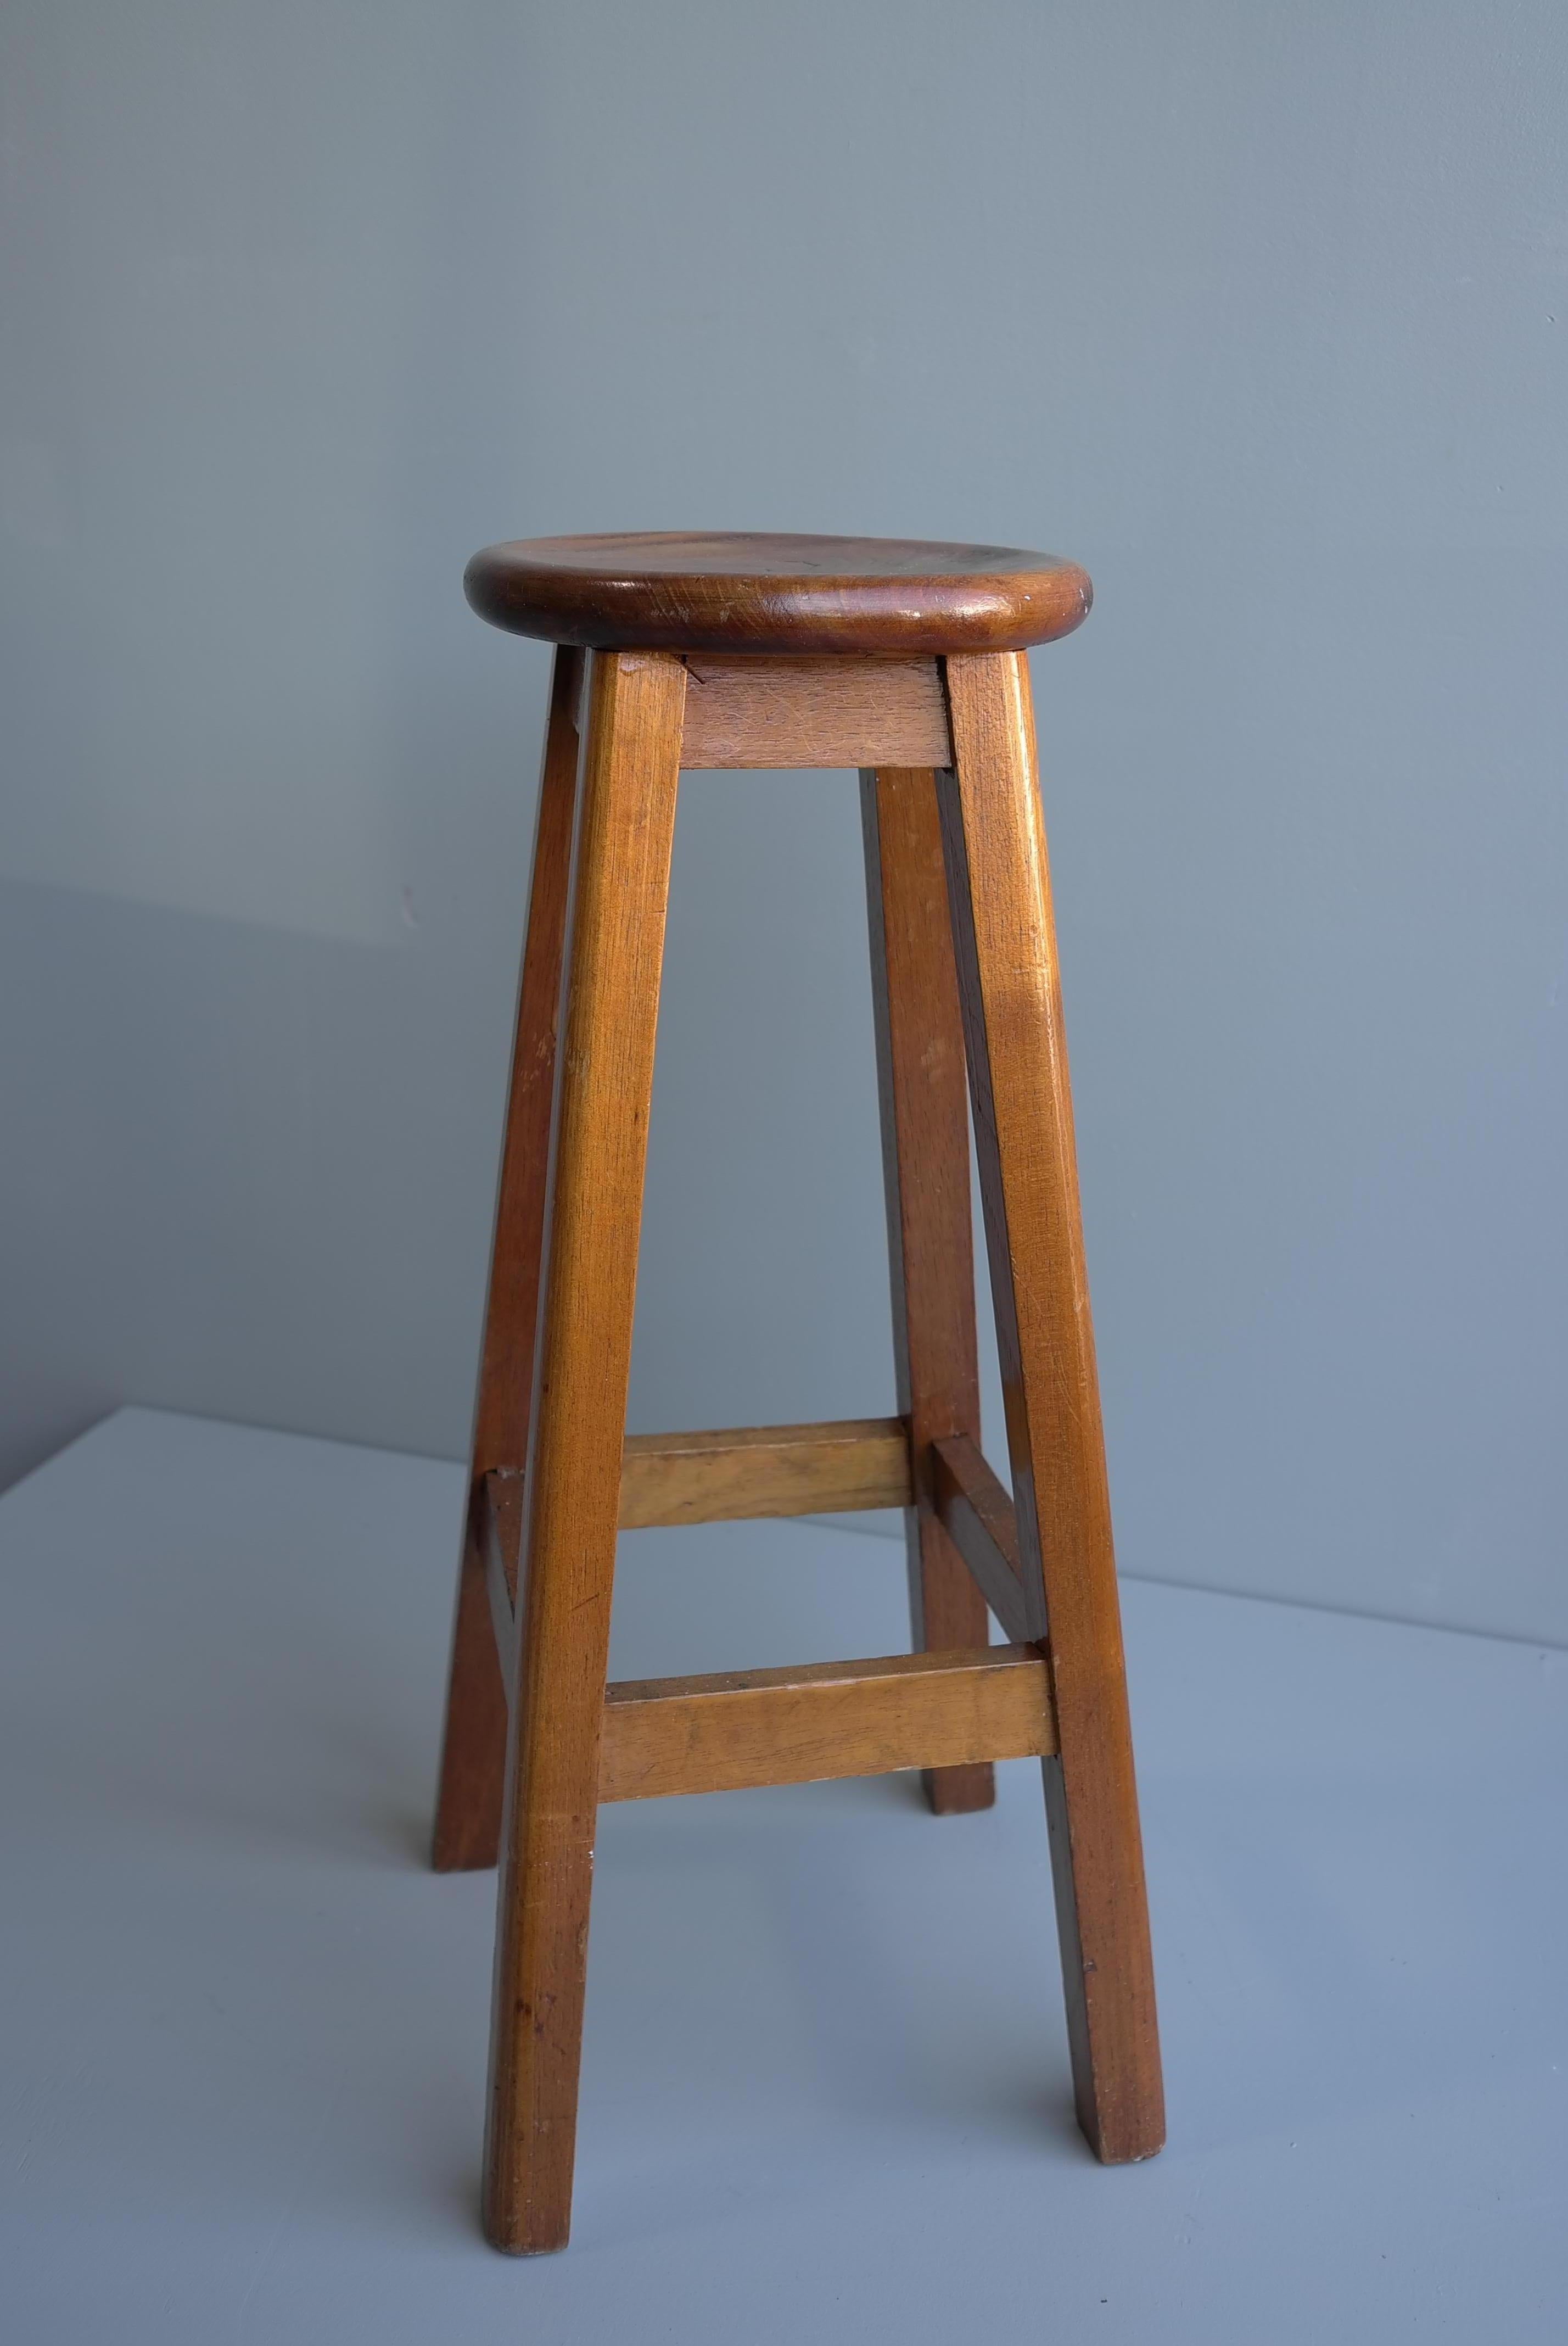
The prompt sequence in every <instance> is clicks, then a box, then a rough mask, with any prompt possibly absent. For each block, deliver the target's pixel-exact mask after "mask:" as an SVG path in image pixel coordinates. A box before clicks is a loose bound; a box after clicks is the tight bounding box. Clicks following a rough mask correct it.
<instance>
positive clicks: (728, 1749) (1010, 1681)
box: [599, 1646, 1055, 1800]
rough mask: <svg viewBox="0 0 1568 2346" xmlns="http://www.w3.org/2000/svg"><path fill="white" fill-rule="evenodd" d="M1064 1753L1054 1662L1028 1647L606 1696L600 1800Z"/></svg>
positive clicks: (719, 1678)
mask: <svg viewBox="0 0 1568 2346" xmlns="http://www.w3.org/2000/svg"><path fill="white" fill-rule="evenodd" d="M1054 1748H1055V1734H1054V1727H1053V1724H1052V1717H1051V1690H1050V1684H1049V1680H1048V1678H1047V1674H1046V1669H1045V1665H1044V1662H1043V1661H1042V1659H1041V1658H1040V1656H1039V1654H1038V1653H1037V1652H1036V1651H1035V1649H1034V1648H1033V1647H1030V1646H991V1647H976V1648H973V1649H972V1650H970V1651H967V1652H958V1653H945V1654H894V1655H891V1656H889V1657H887V1658H879V1659H877V1660H874V1661H862V1662H819V1663H810V1664H807V1665H805V1666H803V1667H801V1668H795V1669H782V1670H732V1671H724V1672H720V1673H718V1674H717V1675H715V1676H712V1677H705V1678H647V1679H644V1680H641V1681H631V1682H627V1683H624V1684H621V1685H618V1686H612V1687H611V1688H609V1690H608V1697H607V1699H606V1707H605V1735H604V1744H603V1749H602V1754H601V1759H600V1776H599V1798H600V1799H601V1800H648V1799H653V1798H657V1797H662V1796H664V1795H667V1794H670V1793H678V1792H719V1791H730V1790H738V1789H739V1788H740V1787H742V1786H746V1785H757V1784H803V1783H810V1782H814V1781H816V1780H819V1779H820V1778H823V1777H829V1776H881V1775H887V1774H890V1773H891V1772H892V1770H895V1769H900V1768H922V1769H925V1768H942V1769H947V1768H952V1767H962V1766H966V1765H972V1764H973V1763H974V1762H976V1761H980V1760H1013V1759H1024V1758H1028V1757H1029V1756H1031V1755H1032V1754H1033V1753H1036V1752H1041V1753H1043V1752H1047V1751H1051V1750H1054Z"/></svg>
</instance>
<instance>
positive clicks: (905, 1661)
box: [437, 535, 1164, 2253]
mask: <svg viewBox="0 0 1568 2346" xmlns="http://www.w3.org/2000/svg"><path fill="white" fill-rule="evenodd" d="M468 586H469V593H470V597H471V600H473V603H474V605H475V607H476V608H478V609H479V610H480V611H481V612H482V613H483V614H484V616H485V617H488V618H490V619H491V620H493V621H494V624H496V625H497V626H501V627H510V628H512V629H514V631H515V632H517V633H520V634H533V635H544V636H546V637H552V638H553V639H554V640H555V642H556V643H557V645H558V646H559V645H575V646H577V647H585V648H589V649H590V651H591V655H592V657H591V658H588V659H582V658H579V657H578V656H577V654H576V653H575V652H566V651H559V652H558V654H557V660H556V668H555V683H554V688H553V693H552V716H551V724H550V729H549V733H548V737H547V743H546V754H545V787H544V789H543V790H542V793H541V808H540V817H539V842H538V846H537V850H536V854H535V875H534V882H533V893H532V901H531V909H530V916H529V933H528V943H527V947H526V951H525V955H524V977H523V984H522V989H521V995H520V1007H519V1016H518V1026H517V1035H516V1043H515V1048H514V1070H513V1091H512V1100H511V1106H510V1108H509V1112H508V1121H507V1137H506V1147H505V1152H504V1163H503V1172H502V1180H501V1193H500V1200H499V1204H498V1209H497V1219H496V1232H495V1250H494V1267H493V1276H492V1282H491V1296H490V1308H489V1313H488V1318H487V1322H486V1336H485V1352H484V1370H483V1374H482V1377H481V1382H480V1392H479V1400H478V1407H477V1411H476V1423H475V1436H474V1454H473V1477H472V1484H471V1504H470V1508H469V1516H468V1530H467V1537H466V1542H465V1547H464V1557H463V1573H462V1576H461V1579H460V1588H459V1607H458V1621H457V1631H456V1637H455V1643H454V1655H453V1683H452V1703H451V1711H450V1717H449V1724H448V1733H447V1743H446V1755H445V1761H444V1769H443V1797H442V1812H441V1820H440V1824H439V1827H438V1834H437V1856H438V1862H442V1863H447V1864H454V1863H456V1864H473V1863H481V1862H484V1858H485V1856H486V1855H488V1853H489V1852H490V1851H491V1850H493V1849H494V1846H495V1842H496V1837H497V1817H496V1787H497V1783H498V1781H499V1780H501V1770H500V1769H499V1767H498V1765H497V1760H498V1755H499V1753H500V1752H501V1750H502V1749H503V1748H504V1752H505V1769H504V1784H505V1805H504V1813H503V1815H502V1817H501V1821H500V1822H501V1829H500V1851H501V1858H502V1872H501V1880H500V1884H499V1924H498V1932H497V1944H496V1959H495V1994H494V2025H493V2035H492V2056H491V2079H490V2094H489V2124H488V2129H487V2141H486V2161H485V2189H484V2216H485V2227H486V2230H487V2232H488V2235H489V2237H490V2238H491V2239H492V2240H493V2241H494V2243H495V2244H496V2245H497V2246H498V2247H501V2248H504V2249H508V2250H512V2251H514V2252H518V2253H528V2252H533V2251H536V2250H541V2249H553V2248H557V2247H560V2246H562V2245H563V2244H564V2243H565V2239H566V2236H567V2230H568V2226H569V2220H570V2208H571V2186H572V2165H573V2150H574V2141H575V2117H576V2094H577V2072H578V2065H579V2057H580V2048H581V2032H582V2020H583V1995H584V1982H585V1960H586V1947H587V1929H588V1912H589V1899H590V1892H591V1885H592V1872H593V1849H594V1838H595V1821H596V1813H597V1808H598V1804H599V1802H600V1800H629V1799H642V1798H649V1797H654V1796H657V1795H662V1794H667V1793H684V1792H697V1791H703V1790H719V1789H728V1788H738V1787H741V1786H746V1785H753V1784H764V1783H794V1782H804V1781H809V1780H813V1779H816V1778H819V1777H828V1776H836V1775H846V1774H862V1773H865V1774H871V1773H877V1772H881V1771H883V1770H894V1769H918V1770H921V1773H922V1775H923V1776H924V1779H925V1782H926V1786H927V1791H928V1797H929V1798H930V1799H931V1800H932V1805H933V1806H934V1807H936V1808H938V1809H963V1808H972V1807H977V1806H980V1805H982V1804H983V1802H984V1801H985V1800H988V1799H989V1798H990V1797H991V1792H992V1763H993V1760H997V1759H1001V1758H1004V1757H1013V1756H1023V1755H1025V1754H1033V1755H1037V1756H1038V1757H1039V1758H1040V1759H1041V1760H1042V1765H1043V1769H1044V1780H1045V1804H1046V1812H1047V1819H1048V1823H1049V1829H1050V1842H1051V1851H1052V1862H1053V1871H1054V1879H1055V1888H1056V1904H1057V1918H1058V1926H1059V1934H1060V1938H1061V1944H1062V1954H1063V1970H1064V1981H1065V1984H1066V1991H1067V2007H1068V2023H1069V2035H1070V2039H1071V2044H1072V2052H1073V2067H1074V2086H1075V2092H1076V2096H1077V2104H1078V2111H1079V2117H1080V2120H1081V2123H1082V2125H1083V2127H1084V2132H1085V2134H1086V2135H1087V2136H1088V2138H1089V2140H1090V2142H1091V2144H1092V2145H1093V2147H1094V2148H1095V2150H1096V2151H1097V2153H1098V2154H1099V2156H1100V2157H1102V2158H1105V2159H1107V2160H1123V2159H1129V2158H1141V2157H1147V2156H1148V2155H1149V2154H1150V2153H1151V2152H1152V2151H1154V2150H1156V2149H1157V2148H1158V2147H1159V2144H1160V2142H1161V2140H1162V2138H1163V2130H1164V2116H1163V2105H1162V2095H1161V2084H1160V2073H1159V2054H1158V2042H1157V2035H1156V2022H1155V2010H1154V1991H1153V1975H1152V1969H1151V1965H1150V1959H1149V1943H1148V1925H1147V1915H1146V1911H1145V1892H1144V1883H1143V1872H1142V1856H1141V1850H1140V1845H1139V1833H1138V1819H1137V1806H1136V1792H1135V1783H1134V1777H1133V1765H1132V1751H1131V1742H1130V1736H1129V1731H1128V1722H1127V1710H1126V1692H1125V1674H1124V1668H1123V1660H1122V1652H1121V1643H1120V1626H1119V1617H1118V1612H1117V1603H1116V1592H1115V1563H1114V1558H1113V1555H1112V1549H1111V1535H1110V1516H1109V1503H1108V1497H1107V1492H1106V1481H1105V1457H1104V1445H1103V1438H1102V1433H1101V1427H1100V1416H1099V1399H1098V1389H1097V1383H1096V1377H1095V1357H1094V1340H1093V1334H1092V1331H1091V1327H1090V1321H1089V1312H1088V1295H1087V1287H1086V1281H1085V1277H1084V1254H1083V1237H1082V1230H1081V1227H1080V1220H1079V1208H1078V1196H1077V1175H1076V1169H1075V1162H1074V1145H1073V1129H1072V1108H1071V1101H1070V1096H1069V1091H1068V1077H1067V1062H1066V1052H1065V1045H1064V1041H1063V1035H1062V1016H1061V1000H1060V982H1059V975H1058V972H1057V966H1056V946H1055V936H1054V926H1053V921H1052V912H1051V902H1050V889H1049V874H1048V870H1047V865H1046V856H1045V842H1044V831H1043V827H1042V822H1041V817H1040V811H1039V803H1038V797H1037V791H1036V786H1035V774H1034V745H1033V719H1032V714H1031V709H1030V702H1029V687H1028V675H1027V668H1026V667H1025V664H1024V662H1023V658H1022V657H1021V654H1022V651H1023V648H1024V647H1025V646H1027V645H1029V644H1032V643H1037V642H1043V641H1045V640H1047V639H1048V638H1049V637H1052V636H1054V635H1058V634H1063V633H1065V632H1066V630H1067V629H1068V628H1069V627H1073V626H1075V625H1076V624H1077V621H1078V620H1079V619H1080V618H1081V617H1083V615H1084V612H1085V611H1086V609H1087V607H1088V600H1089V586H1088V581H1087V579H1086V578H1085V577H1084V575H1083V574H1082V572H1080V571H1078V570H1076V569H1075V568H1074V566H1072V565H1071V564H1066V563H1062V562H1058V561H1056V560H1055V559H1054V557H1051V556H1034V555H1026V554H1023V553H1020V552H1018V551H1017V550H1016V549H1009V548H998V547H988V546H936V545H928V544H924V543H916V542H912V541H896V542H889V541H875V540H859V539H827V538H815V539H807V538H778V537H774V538H763V537H757V536H735V535H730V536H722V535H721V536H696V537H692V536H687V537H677V536H673V535H659V536H647V535H645V536H641V537H635V538H616V539H609V538H595V539H555V540H548V541H545V540H538V541H533V542H531V543H520V544H516V545H512V546H495V547H491V548H488V549H487V550H486V552H485V553H484V554H482V555H480V556H476V558H475V560H474V562H473V565H471V566H470V573H469V579H468ZM849 763H853V764H856V765H858V766H859V767H860V769H861V804H862V816H863V827H864V836H865V852H866V875H867V893H868V905H869V910H870V916H871V974H872V994H873V1004H874V1012H875V1031H876V1041H877V1074H878V1083H879V1094H880V1099H881V1122H882V1134H883V1144H884V1162H885V1168H886V1188H887V1204H888V1229H889V1244H890V1261H891V1273H892V1295H893V1318H894V1329H893V1334H894V1353H895V1361H896V1365H897V1382H898V1398H899V1411H900V1414H899V1415H898V1417H896V1418H885V1419H867V1420H856V1421H851V1422H846V1423H827V1424H817V1425H798V1426H771V1427H740V1428H729V1429H724V1430H721V1431H718V1432H699V1433H686V1434H655V1435H649V1434H644V1435H637V1436H635V1437H633V1438H631V1439H629V1440H628V1439H627V1438H626V1432H625V1415H626V1383H627V1373H628V1370H629V1364H630V1345H631V1330H632V1318H633V1306H634V1299H635V1287H636V1251H637V1237H638V1227H639V1222H640V1216H641V1199H642V1186H643V1174H644V1165H645V1155H646V1145H647V1121H648V1108H649V1101H650V1095H651V1086H652V1076H653V1056H654V1043H655V1032H656V1026H657V1005H658V993H659V977H660V964H661V960H662V953H663V941H664V924H665V918H666V904H667V891H668V876H669V863H670V851H671V844H672V836H673V825H674V817H675V806H676V797H677V788H678V779H679V772H680V770H681V767H682V765H683V764H685V765H687V766H698V765H711V766H715V767H722V768H744V767H746V766H767V767H778V766H784V765H791V766H797V765H799V766H805V765H813V764H815V765H831V766H840V765H844V764H849ZM568 907H569V913H568ZM563 972H565V984H564V986H563V983H562V980H563ZM558 1027H559V1031H560V1035H561V1041H560V1045H559V1047H557V1044H556V1033H557V1028H558ZM966 1085H967V1091H968V1105H966ZM971 1109H972V1117H973V1123H974V1129H975V1142H976V1153H977V1157H978V1161H979V1165H980V1168H981V1182H982V1191H983V1207H984V1215H985V1227H986V1242H987V1250H988V1253H989V1257H990V1263H991V1273H992V1288H993V1296H994V1299H995V1302H996V1308H997V1319H998V1337H999V1349H1000V1352H1001V1359H1002V1366H1003V1384H1004V1388H1005V1402H1006V1416H1007V1433H1008V1448H1009V1455H1010V1460H1011V1465H1012V1475H1013V1491H1012V1494H1011V1495H1010V1494H1009V1493H1008V1491H1007V1490H1006V1489H1005V1488H1004V1487H1003V1484H1002V1483H1001V1481H1000V1480H999V1479H998V1477H997V1476H996V1475H995V1474H993V1472H992V1470H991V1468H990V1467H989V1466H988V1465H987V1464H986V1462H985V1459H984V1456H983V1452H982V1450H981V1447H980V1423H979V1392H978V1375H977V1368H976V1351H977V1347H976V1341H975V1331H974V1317H973V1293H972V1284H973V1282H972V1270H973V1265H972V1247H971V1239H970V1229H971V1224H970V1207H969V1169H968V1131H967V1127H968V1118H969V1115H970V1113H971ZM542 1266H543V1270H542ZM884 1505H900V1506H902V1507H903V1508H904V1509H905V1511H906V1521H907V1525H908V1531H909V1560H910V1582H911V1615H912V1622H913V1637H914V1642H915V1644H916V1646H917V1647H918V1648H920V1650H918V1651H916V1652H915V1653H913V1654H911V1655H906V1656H897V1657H888V1658H877V1659H873V1660H871V1661H860V1662H847V1663H844V1662H833V1663H819V1664H810V1665H808V1666H805V1667H802V1668H796V1669H790V1670H757V1671H742V1672H738V1673H723V1674H719V1675H718V1676H709V1677H704V1678H680V1679H665V1680H657V1681H648V1682H646V1683H636V1684H626V1685H621V1686H616V1687H610V1688H606V1658H607V1647H608V1633H609V1620H610V1605H611V1591H612V1585H613V1576H614V1568H615V1557H616V1538H617V1534H618V1532H619V1530H621V1529H623V1528H631V1527H635V1526H637V1525H650V1524H664V1525H674V1524H686V1523H690V1524H696V1523H711V1522H718V1521H722V1520H725V1519H727V1518H730V1517H737V1516H750V1515H789V1514H804V1513H812V1514H816V1513H824V1514H830V1513H838V1512H840V1511H841V1510H843V1509H845V1508H850V1507H856V1506H860V1507H871V1506H884ZM993 1616H994V1617H995V1618H996V1620H997V1621H998V1622H999V1623H1000V1625H1001V1627H1002V1631H1003V1636H1004V1637H1006V1639H1007V1640H1008V1642H1007V1643H1006V1644H1004V1645H999V1646H992V1645H990V1644H988V1643H987V1642H986V1640H987V1637H988V1635H989V1628H990V1620H991V1617H993ZM497 1654H499V1656H500V1658H501V1663H502V1666H503V1668H504V1670H505V1672H506V1673H507V1676H508V1681H509V1683H507V1686H506V1692H507V1696H508V1701H507V1703H506V1704H505V1705H504V1704H503V1701H502V1694H503V1686H504V1680H503V1676H502V1669H500V1668H497V1666H496V1659H495V1657H496V1655H497ZM504 1711H505V1712H506V1714H507V1717H506V1723H505V1724H504V1726H503V1714H504Z"/></svg>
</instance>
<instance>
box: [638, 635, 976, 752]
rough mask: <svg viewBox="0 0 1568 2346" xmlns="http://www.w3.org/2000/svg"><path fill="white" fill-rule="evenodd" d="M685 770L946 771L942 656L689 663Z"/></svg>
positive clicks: (751, 657)
mask: <svg viewBox="0 0 1568 2346" xmlns="http://www.w3.org/2000/svg"><path fill="white" fill-rule="evenodd" d="M686 676H687V682H686V731H685V736H684V738H683V739H682V742H681V752H680V762H681V764H682V766H683V767H687V768H690V769H692V770H696V769H697V768H701V767H708V768H713V767H746V766H770V767H779V766H787V767H793V768H799V767H810V766H872V765H881V766H945V765H947V764H948V763H949V761H950V760H951V758H952V743H951V741H950V739H949V736H948V729H947V700H946V697H945V695H944V694H943V691H942V678H940V677H939V675H938V674H937V666H936V662H935V660H934V659H886V658H873V659H844V658H839V659H806V658H771V659H768V658H759V656H758V655H757V654H756V653H748V654H742V655H740V656H738V657H735V656H731V657H729V658H725V657H723V656H721V655H719V654H717V653H697V652H694V653H693V654H692V655H691V656H690V658H688V659H687V663H686Z"/></svg>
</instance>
